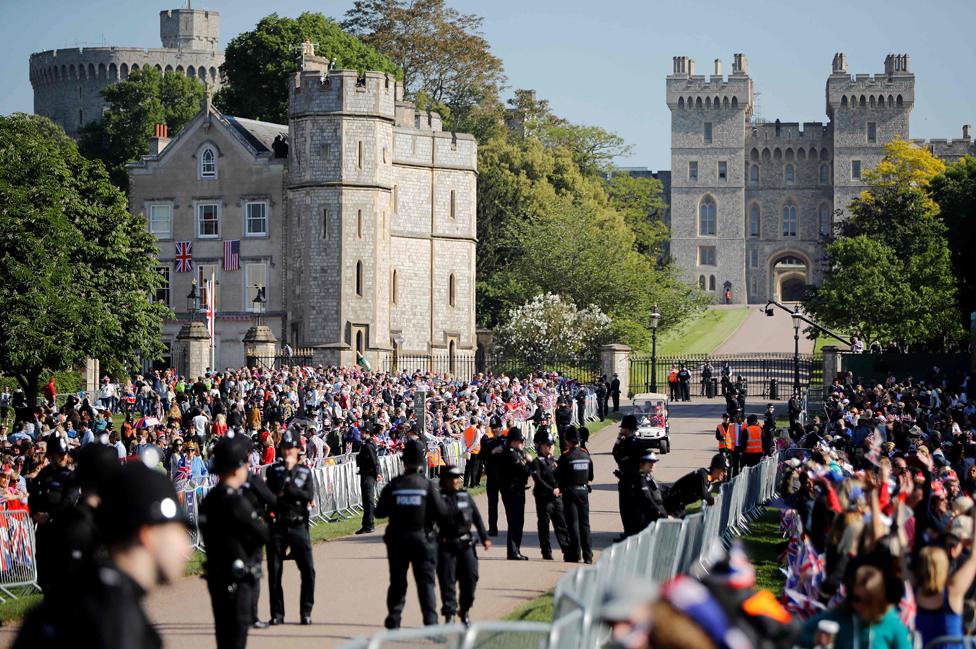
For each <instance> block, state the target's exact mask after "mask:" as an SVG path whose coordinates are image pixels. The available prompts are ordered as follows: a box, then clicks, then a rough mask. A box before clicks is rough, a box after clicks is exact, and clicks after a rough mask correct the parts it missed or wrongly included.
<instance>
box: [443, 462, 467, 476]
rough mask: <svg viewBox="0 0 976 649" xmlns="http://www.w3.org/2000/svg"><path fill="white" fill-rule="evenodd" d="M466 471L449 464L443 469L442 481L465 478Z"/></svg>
mask: <svg viewBox="0 0 976 649" xmlns="http://www.w3.org/2000/svg"><path fill="white" fill-rule="evenodd" d="M463 477H464V471H462V470H461V469H459V468H458V467H456V466H454V465H453V464H448V465H445V466H442V467H441V479H442V480H444V479H450V480H454V479H456V478H463Z"/></svg>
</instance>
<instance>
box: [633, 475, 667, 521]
mask: <svg viewBox="0 0 976 649" xmlns="http://www.w3.org/2000/svg"><path fill="white" fill-rule="evenodd" d="M639 480H640V481H639V485H640V490H639V491H638V492H637V497H638V501H637V504H638V506H639V508H640V509H639V512H638V513H639V515H640V522H639V524H640V529H644V528H645V527H647V526H648V525H650V524H651V523H653V522H654V521H656V520H658V519H661V518H667V516H668V512H667V510H666V509H665V508H664V496H663V494H662V493H661V487H660V486H659V485H658V484H657V480H655V479H654V476H652V475H651V474H650V473H642V474H640V477H639Z"/></svg>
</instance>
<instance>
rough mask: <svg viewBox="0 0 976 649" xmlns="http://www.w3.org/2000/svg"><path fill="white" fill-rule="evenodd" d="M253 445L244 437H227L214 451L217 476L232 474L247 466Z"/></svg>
mask: <svg viewBox="0 0 976 649" xmlns="http://www.w3.org/2000/svg"><path fill="white" fill-rule="evenodd" d="M250 452H251V444H250V442H249V440H248V439H247V438H246V437H244V436H243V435H233V436H232V435H229V434H228V435H226V436H224V437H222V438H221V439H220V440H219V441H218V442H217V444H216V445H215V446H214V449H213V471H214V473H216V474H217V475H225V474H227V473H231V472H233V471H235V470H236V469H238V468H239V467H242V466H244V465H246V464H247V460H248V455H249V454H250Z"/></svg>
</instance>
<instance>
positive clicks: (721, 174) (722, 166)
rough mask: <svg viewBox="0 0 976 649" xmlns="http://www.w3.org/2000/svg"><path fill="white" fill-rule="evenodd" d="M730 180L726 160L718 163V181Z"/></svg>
mask: <svg viewBox="0 0 976 649" xmlns="http://www.w3.org/2000/svg"><path fill="white" fill-rule="evenodd" d="M728 178H729V163H727V162H725V161H724V160H723V161H721V162H719V163H718V179H719V180H728Z"/></svg>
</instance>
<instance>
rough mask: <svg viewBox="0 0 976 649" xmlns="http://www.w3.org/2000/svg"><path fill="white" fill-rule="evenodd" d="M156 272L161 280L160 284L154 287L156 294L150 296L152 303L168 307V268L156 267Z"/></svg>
mask: <svg viewBox="0 0 976 649" xmlns="http://www.w3.org/2000/svg"><path fill="white" fill-rule="evenodd" d="M156 272H157V273H159V275H160V276H161V277H162V278H163V281H162V283H161V284H160V285H159V286H157V287H156V294H155V295H153V296H151V297H152V298H153V302H156V303H158V304H162V305H164V306H169V300H170V279H169V272H170V267H169V266H156Z"/></svg>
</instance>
